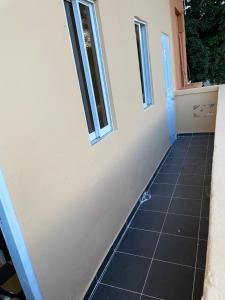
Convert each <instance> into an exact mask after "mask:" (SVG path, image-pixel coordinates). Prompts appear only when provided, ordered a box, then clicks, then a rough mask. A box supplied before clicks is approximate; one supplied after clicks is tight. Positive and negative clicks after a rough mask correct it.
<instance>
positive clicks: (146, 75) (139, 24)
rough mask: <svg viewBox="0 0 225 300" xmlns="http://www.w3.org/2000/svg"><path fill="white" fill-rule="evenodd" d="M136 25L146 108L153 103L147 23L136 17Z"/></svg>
mask: <svg viewBox="0 0 225 300" xmlns="http://www.w3.org/2000/svg"><path fill="white" fill-rule="evenodd" d="M134 25H135V33H136V40H137V52H138V59H139V69H140V77H141V88H142V97H143V104H144V107H145V108H146V107H148V106H149V105H151V104H152V103H153V95H152V82H151V74H150V61H149V50H148V32H147V24H146V23H145V22H144V21H141V20H139V19H137V18H135V20H134Z"/></svg>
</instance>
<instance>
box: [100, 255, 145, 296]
mask: <svg viewBox="0 0 225 300" xmlns="http://www.w3.org/2000/svg"><path fill="white" fill-rule="evenodd" d="M149 263H150V261H149V259H147V258H142V257H137V256H133V255H127V254H121V253H116V254H115V256H114V258H113V259H112V261H111V263H110V265H109V267H108V269H107V271H106V273H105V275H104V276H103V278H102V283H106V284H109V285H112V286H116V287H120V288H124V289H127V290H130V291H134V292H141V290H142V288H143V285H144V281H145V278H146V275H147V272H148V268H149Z"/></svg>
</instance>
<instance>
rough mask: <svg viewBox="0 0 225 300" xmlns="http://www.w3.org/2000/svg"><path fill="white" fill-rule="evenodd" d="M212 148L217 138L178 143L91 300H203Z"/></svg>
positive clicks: (182, 140)
mask: <svg viewBox="0 0 225 300" xmlns="http://www.w3.org/2000/svg"><path fill="white" fill-rule="evenodd" d="M213 142H214V140H213V136H195V137H188V138H180V139H178V140H177V142H176V143H175V145H174V146H173V147H172V149H171V151H170V153H169V154H168V156H167V157H166V159H165V161H164V164H163V165H162V167H161V169H160V170H159V173H158V175H157V176H156V178H155V180H154V182H153V184H152V185H151V187H150V190H149V192H150V194H151V195H152V197H151V199H150V200H149V201H147V202H145V203H143V204H142V205H141V206H140V207H139V209H138V211H137V213H136V214H135V216H134V218H133V219H132V221H131V223H130V225H129V228H128V230H127V231H126V234H125V236H124V238H123V239H122V240H121V242H120V244H119V245H118V247H117V248H116V250H115V253H114V256H113V258H112V260H111V262H110V264H109V265H108V267H107V268H106V270H105V272H104V273H103V274H102V276H101V278H100V279H99V284H98V286H97V288H96V290H95V293H94V295H93V296H92V300H106V299H107V300H129V299H130V300H151V299H152V300H153V299H158V300H160V299H161V300H200V299H201V296H202V289H203V281H204V268H205V260H206V249H207V235H208V216H209V200H210V182H211V167H212V154H213Z"/></svg>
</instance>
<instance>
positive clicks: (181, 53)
mask: <svg viewBox="0 0 225 300" xmlns="http://www.w3.org/2000/svg"><path fill="white" fill-rule="evenodd" d="M170 10H171V20H172V30H173V43H174V57H175V73H176V88H177V89H181V88H183V87H185V86H186V85H187V83H188V74H187V54H186V38H185V21H184V6H183V0H170ZM178 14H179V17H178ZM178 19H179V20H178ZM178 22H179V24H178Z"/></svg>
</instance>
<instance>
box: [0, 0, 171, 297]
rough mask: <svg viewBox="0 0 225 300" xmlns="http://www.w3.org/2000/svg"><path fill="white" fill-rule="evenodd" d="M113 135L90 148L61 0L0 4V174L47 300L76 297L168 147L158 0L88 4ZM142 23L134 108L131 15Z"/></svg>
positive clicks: (163, 21) (163, 26)
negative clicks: (142, 67)
mask: <svg viewBox="0 0 225 300" xmlns="http://www.w3.org/2000/svg"><path fill="white" fill-rule="evenodd" d="M96 4H97V8H98V14H99V19H100V24H101V31H102V37H103V38H102V40H103V45H104V53H105V57H104V59H105V62H106V68H107V73H108V79H109V80H108V81H109V88H110V94H111V105H112V108H113V119H114V124H115V125H116V126H115V127H116V129H115V130H114V132H113V133H112V134H110V135H108V136H107V138H105V139H104V140H102V141H100V142H99V143H97V144H96V145H94V146H91V144H90V141H89V137H88V131H87V126H86V120H85V115H84V109H83V104H82V99H81V94H80V88H79V82H78V77H77V73H76V68H75V65H74V59H73V54H72V49H71V44H70V38H69V33H68V28H67V21H66V17H65V13H64V6H63V1H62V0H56V1H53V0H48V1H39V0H29V1H28V0H23V1H14V0H3V1H1V4H0V7H1V9H0V23H1V26H0V28H1V29H0V35H1V41H2V43H1V57H0V65H1V68H0V72H1V75H0V76H1V80H0V107H1V109H0V168H1V169H2V171H3V173H4V176H5V180H6V183H7V185H8V189H9V193H10V196H11V199H12V201H13V205H14V208H15V212H16V215H17V217H18V221H19V224H20V226H21V229H22V233H23V235H24V240H25V243H26V245H27V248H28V252H29V255H30V257H31V260H32V264H33V266H34V270H35V272H36V275H37V278H38V280H39V284H40V287H41V290H42V292H43V295H44V299H46V300H64V299H65V300H68V299H77V300H78V299H81V298H82V296H83V295H84V293H85V291H86V289H87V288H88V286H89V283H90V282H91V280H92V279H93V276H94V274H95V272H96V270H97V268H98V267H99V265H100V264H101V262H102V260H103V258H104V256H105V255H106V253H107V251H108V250H109V247H110V246H111V244H112V242H113V240H114V239H115V237H116V235H117V233H118V232H119V230H120V228H121V227H122V225H123V223H124V221H125V219H126V217H127V216H128V214H129V212H130V211H131V209H132V207H133V206H134V204H135V202H136V201H137V199H138V198H139V196H140V195H141V193H142V191H143V189H144V187H145V185H146V184H147V182H148V181H149V179H150V177H151V175H152V174H153V172H154V171H155V169H156V168H157V166H158V164H159V162H160V161H161V159H162V157H163V156H164V154H165V152H166V151H167V149H168V147H169V139H168V129H167V116H166V114H167V112H166V99H165V93H164V85H163V66H162V58H161V40H160V33H161V32H165V33H168V34H169V35H170V36H171V24H170V6H169V0H160V1H149V0H123V1H119V0H113V1H110V0H98V1H96ZM134 16H138V17H140V18H142V19H144V20H146V21H147V22H148V24H149V45H150V53H151V65H152V76H153V88H154V105H153V106H151V107H150V108H148V109H146V110H144V109H143V103H142V93H141V83H140V77H139V65H138V56H137V48H136V41H135V32H134V25H133V19H134Z"/></svg>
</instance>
